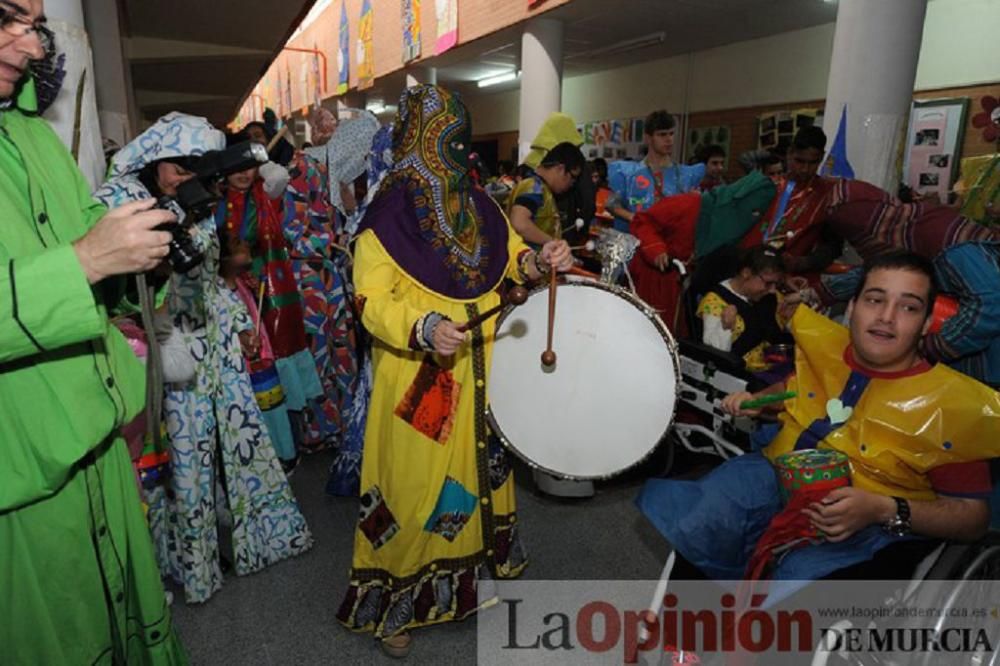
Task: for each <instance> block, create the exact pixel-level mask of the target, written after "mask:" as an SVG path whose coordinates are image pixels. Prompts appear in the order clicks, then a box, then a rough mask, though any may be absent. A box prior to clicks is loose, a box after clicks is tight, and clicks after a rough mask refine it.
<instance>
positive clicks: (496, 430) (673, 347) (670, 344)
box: [486, 278, 681, 481]
mask: <svg viewBox="0 0 1000 666" xmlns="http://www.w3.org/2000/svg"><path fill="white" fill-rule="evenodd" d="M559 286H560V287H589V288H595V289H601V290H602V291H607V292H610V293H612V294H614V295H616V296H620V297H622V298H624V299H625V300H626V301H628V302H629V303H631V304H632V305H634V306H636V308H637V309H638V310H639V312H641V313H642V314H643V315H645V317H646V318H647V319H649V320H650V321H652V322H653V326H655V327H656V330H657V331H658V332H659V333H660V337H661V338H663V341H664V342H666V343H667V350H668V351H669V353H670V359H671V361H673V367H674V377H675V378H676V379H677V383H678V386H679V385H680V377H681V369H680V359H679V357H678V346H677V342H676V341H675V340H674V336H673V334H671V333H670V329H668V328H667V325H666V324H664V323H663V319H661V318H660V315H658V314H657V313H656V312H655V311H654V310H653V309H652V308H650V307H649V305H647V304H646V302H645V301H643V300H642V299H641V298H639V297H638V296H636V295H635V294H633V293H632V292H630V291H628V290H627V289H623V288H621V287H618V286H616V285H611V284H606V283H604V282H599V281H597V280H591V279H588V278H582V279H581V278H578V279H575V280H566V279H565V278H560V280H559ZM548 288H549V287H548V285H547V284H546V285H541V286H538V287H535V288H534V289H532V290H530V291H529V292H528V297H529V298H530V297H531V296H533V295H535V294H537V293H538V292H541V291H548ZM515 309H516V308H515V307H514V306H510V305H508V306H507V307H506V308H504V309H503V311H502V312H501V313H500V315H499V316H498V317H497V328H496V330H497V331H499V330H500V328H501V327H502V326H503V323H504V321H506V319H507V317H508V316H509V315H510V314H511V313H512V312H513V311H514V310H515ZM677 398H678V396H677V395H676V388H675V395H674V404H673V408H672V409H671V410H670V418H669V419H668V420H667V425H666V427H664V429H663V432H662V433H661V434H660V437H659V439H657V440H656V444H655V445H653V447H652V448H650V449H649V451H647V452H646V453H645V455H643V456H642V457H641V458H639V459H638V460H636V461H635V462H633V463H632V464H630V465H628V466H627V467H623V468H621V469H620V470H618V471H616V472H612V473H611V474H602V475H596V476H579V475H576V474H566V473H565V472H558V471H556V470H552V469H549V468H547V467H544V466H543V465H539V464H538V463H536V462H535V461H533V460H531V458H529V457H528V456H527V455H525V454H524V453H523V452H522V451H521V450H520V449H518V448H517V447H516V446H515V445H514V444H513V442H511V441H510V440H509V439H508V438H507V435H505V434H504V432H503V428H501V427H500V424H499V423H497V420H496V417H495V416H494V415H493V408H492V406H491V405H490V404H488V403H487V405H486V420H487V421H488V422H489V425H490V429H491V430H492V431H493V434H494V435H496V436H497V438H498V439H499V440H500V441H501V443H503V445H504V446H505V447H506V448H507V449H508V450H509V451H511V452H513V453H514V454H515V455H516V456H517V457H518V458H520V459H521V460H523V461H524V462H525V463H526V464H527V465H528V466H529V467H531V468H532V469H537V470H538V471H540V472H545V473H546V474H551V475H553V476H556V477H559V478H561V479H569V480H571V481H606V480H608V479H613V478H615V477H616V476H618V475H620V474H624V473H625V472H627V471H629V470H630V469H634V468H635V467H638V466H639V465H641V464H642V463H644V462H646V460H648V459H649V457H650V456H652V455H653V453H654V452H655V451H656V449H658V448H659V447H660V446H661V445H662V444H664V441H665V440H666V439H667V435H668V434H669V433H670V429H671V428H672V427H673V425H674V418H675V417H676V415H677ZM667 445H669V446H673V443H672V442H668V443H667Z"/></svg>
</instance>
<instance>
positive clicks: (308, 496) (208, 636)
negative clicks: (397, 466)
mask: <svg viewBox="0 0 1000 666" xmlns="http://www.w3.org/2000/svg"><path fill="white" fill-rule="evenodd" d="M329 460H330V454H328V453H320V454H316V455H314V456H310V457H308V458H306V459H305V460H304V461H303V462H302V464H300V465H299V468H298V469H297V470H296V472H295V474H294V475H293V477H292V486H293V488H294V490H295V494H296V497H297V498H298V500H299V503H300V505H301V507H302V511H303V513H304V514H305V516H306V519H307V520H308V522H309V525H310V527H311V528H312V532H313V535H314V536H315V539H316V545H315V546H314V547H313V549H312V550H311V551H310V552H308V553H306V554H305V555H303V556H301V557H297V558H294V559H292V560H289V561H286V562H282V563H280V564H278V565H276V566H273V567H271V568H269V569H267V570H265V571H262V572H260V573H258V574H255V575H253V576H249V577H244V578H237V577H235V576H229V577H227V578H226V581H225V584H224V586H223V588H222V590H220V591H219V592H217V593H216V594H215V596H214V597H212V599H211V600H209V601H208V603H206V604H202V605H199V606H186V605H185V604H184V603H183V601H182V600H181V599H182V596H181V595H180V594H179V593H175V601H174V603H173V614H174V623H175V625H176V627H177V630H178V632H179V633H180V636H181V639H182V640H183V642H184V645H185V647H186V648H187V650H188V654H189V656H190V658H191V662H192V663H193V664H196V665H198V666H203V665H212V666H215V665H227V664H239V665H240V666H257V665H272V664H274V665H277V664H281V665H285V664H304V665H311V664H390V663H392V664H398V663H400V662H399V661H396V660H393V659H389V658H387V657H385V656H384V655H383V654H382V653H381V651H380V650H379V648H378V645H377V644H376V642H375V641H374V640H373V639H372V638H370V636H366V635H357V634H353V633H351V632H348V631H347V630H346V629H344V628H343V627H341V625H340V624H339V623H338V622H337V621H336V619H335V617H334V615H335V613H336V612H337V607H338V604H339V603H340V600H341V598H342V596H343V594H344V590H345V588H346V586H347V578H348V570H349V569H350V566H351V547H352V539H353V529H354V524H355V520H356V516H357V501H356V500H353V499H344V498H333V497H329V496H327V495H326V494H325V493H324V491H323V486H324V484H325V483H326V476H327V471H326V470H327V466H328V464H329ZM517 479H518V490H517V499H518V512H519V514H520V517H521V526H522V534H523V537H524V540H525V544H526V546H527V548H528V554H529V556H530V558H531V563H530V565H529V566H528V568H527V570H526V571H525V573H524V576H523V577H524V578H527V579H534V580H579V579H583V580H586V579H591V580H595V579H603V580H608V579H617V580H650V579H655V578H656V577H657V576H658V575H659V573H660V569H661V567H662V565H663V562H664V559H665V557H666V554H667V550H668V548H667V544H666V542H665V541H664V540H663V538H662V537H660V535H659V534H658V533H657V532H656V531H655V530H654V529H653V528H652V527H651V526H650V525H649V524H648V523H647V522H645V520H644V519H643V518H642V517H641V516H640V515H639V513H638V511H637V510H636V509H635V508H634V506H633V504H632V500H633V498H634V497H635V495H636V493H637V491H638V489H639V487H640V485H641V479H639V478H637V477H636V476H633V477H632V478H629V479H625V480H618V481H614V482H608V483H606V484H603V485H601V486H600V487H599V489H598V493H597V496H596V497H594V498H592V499H589V500H583V501H560V500H553V499H548V498H544V497H540V496H537V495H536V494H535V493H534V492H533V490H532V484H531V480H530V474H529V473H528V470H527V469H525V468H523V467H519V468H518V469H517ZM475 661H476V625H475V618H471V619H469V620H466V621H465V622H458V623H448V624H445V625H439V626H435V627H431V628H428V629H424V630H420V631H417V632H415V633H414V646H413V651H412V653H411V654H410V656H409V658H408V659H407V660H406V662H405V663H408V664H474V663H475Z"/></svg>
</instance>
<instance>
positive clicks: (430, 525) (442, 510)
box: [424, 476, 478, 541]
mask: <svg viewBox="0 0 1000 666" xmlns="http://www.w3.org/2000/svg"><path fill="white" fill-rule="evenodd" d="M477 502H478V499H477V498H476V496H475V495H473V494H472V493H470V492H469V491H468V490H466V489H465V486H463V485H462V484H461V483H459V482H458V481H456V480H455V479H453V478H451V477H450V476H449V477H445V480H444V487H443V488H441V494H440V495H438V501H437V505H436V506H435V507H434V511H433V512H432V513H431V516H430V518H428V519H427V523H426V524H425V525H424V530H426V531H427V532H433V533H434V534H440V535H441V536H443V537H444V538H445V539H447V540H448V541H454V540H455V537H457V536H458V533H459V532H461V531H462V528H463V527H465V524H466V523H468V522H469V517H470V516H471V515H472V512H473V511H475V510H476V504H477Z"/></svg>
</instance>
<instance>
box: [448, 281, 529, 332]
mask: <svg viewBox="0 0 1000 666" xmlns="http://www.w3.org/2000/svg"><path fill="white" fill-rule="evenodd" d="M526 300H528V290H527V289H525V288H524V287H522V286H520V285H517V286H515V287H511V288H510V289H508V290H507V293H506V294H504V295H503V296H502V297H501V298H500V304H499V305H495V306H493V307H492V308H490V309H489V310H487V311H485V312H482V313H480V314H478V315H476V316H475V317H473V318H472V319H470V320H469V321H467V322H465V323H464V324H462V325H461V326H459V327H458V330H460V331H462V332H465V331H469V330H471V329H473V328H475V327H476V326H480V325H482V324H483V322H485V321H486V320H488V319H489V318H490V317H492V316H494V315H495V314H497V313H498V312H500V311H501V310H503V309H504V308H505V307H507V306H508V305H513V306H514V307H517V306H518V305H523V304H524V302H525V301H526Z"/></svg>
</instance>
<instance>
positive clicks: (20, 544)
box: [0, 80, 186, 664]
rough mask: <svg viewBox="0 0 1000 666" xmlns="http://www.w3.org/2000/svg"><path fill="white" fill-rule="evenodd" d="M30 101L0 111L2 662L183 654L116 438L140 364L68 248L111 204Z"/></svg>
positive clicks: (134, 393)
mask: <svg viewBox="0 0 1000 666" xmlns="http://www.w3.org/2000/svg"><path fill="white" fill-rule="evenodd" d="M36 108H37V106H36V102H35V91H34V85H33V84H32V82H31V81H30V80H29V81H27V82H26V83H25V84H24V86H23V87H22V89H21V91H20V93H19V94H18V96H17V99H16V103H15V104H14V105H13V106H11V107H10V108H8V109H6V110H3V111H0V219H2V220H3V223H2V225H0V560H2V561H3V567H0V590H3V593H2V594H0V618H3V621H2V622H0V663H2V664H112V663H129V664H182V663H185V662H186V658H185V656H184V652H183V650H182V648H181V646H180V643H179V642H178V640H177V638H176V636H175V634H174V632H173V629H172V627H171V622H170V612H169V609H168V607H167V604H166V602H165V599H164V594H163V587H162V584H161V582H160V575H159V570H158V568H157V566H156V562H155V560H154V557H153V550H152V544H151V541H150V537H149V530H148V527H147V525H146V521H145V518H144V516H143V512H142V506H141V504H140V501H139V495H138V492H137V488H136V483H135V478H134V476H133V471H132V466H131V463H130V460H129V457H128V452H127V450H126V448H125V443H124V441H123V440H122V439H121V437H120V436H119V434H118V430H119V427H120V426H121V425H122V424H124V423H127V422H128V421H129V420H130V419H131V418H132V417H134V416H135V415H136V414H137V413H138V412H139V410H140V409H141V408H142V406H143V399H144V395H145V392H144V372H143V368H142V365H141V363H140V362H139V361H138V360H137V359H136V357H135V355H134V354H133V353H132V351H131V349H130V348H129V346H128V344H127V343H126V342H125V339H124V338H123V337H122V335H121V334H120V333H119V332H118V329H117V328H115V327H114V326H113V325H111V324H110V323H109V321H108V317H107V310H106V303H105V301H107V299H108V295H109V293H111V292H113V291H114V289H108V287H113V286H116V285H115V284H112V283H113V282H118V281H106V282H108V284H103V283H102V285H100V287H98V288H92V287H91V286H90V285H89V284H88V283H87V278H86V276H85V275H84V272H83V269H82V267H81V266H80V262H79V261H78V259H77V257H76V254H75V252H74V250H73V248H72V245H71V243H72V242H73V241H75V240H77V239H79V238H80V237H82V236H83V235H84V234H85V233H86V232H87V230H88V229H89V228H90V227H91V226H93V225H94V224H95V223H96V222H97V220H98V219H100V218H101V216H102V215H104V213H105V212H106V209H105V208H104V207H103V206H101V205H100V204H98V203H97V202H95V201H94V200H93V199H92V198H91V196H90V191H89V188H88V186H87V183H86V182H85V181H84V178H83V176H82V175H81V174H80V171H79V169H77V166H76V164H75V163H74V161H73V158H72V156H71V155H70V154H69V152H68V151H67V150H66V148H65V147H64V146H63V144H62V143H61V142H60V141H59V138H58V137H57V136H56V134H55V133H54V132H53V131H52V129H51V128H50V127H49V125H48V123H47V122H46V121H44V120H42V119H41V118H38V117H36V116H34V114H33V113H32V112H33V111H34V110H35V109H36Z"/></svg>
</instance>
